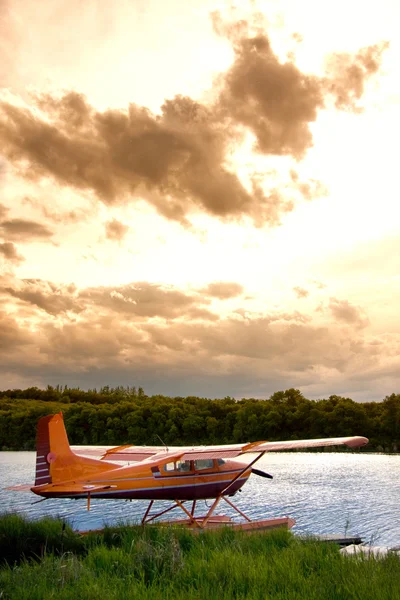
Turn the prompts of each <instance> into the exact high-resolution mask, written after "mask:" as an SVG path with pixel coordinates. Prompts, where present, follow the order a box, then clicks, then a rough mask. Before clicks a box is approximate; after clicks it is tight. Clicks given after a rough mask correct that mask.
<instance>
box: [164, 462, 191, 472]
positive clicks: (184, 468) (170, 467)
mask: <svg viewBox="0 0 400 600" xmlns="http://www.w3.org/2000/svg"><path fill="white" fill-rule="evenodd" d="M164 471H166V472H167V473H173V472H174V471H176V472H177V473H187V472H188V471H190V460H176V461H174V462H169V463H167V464H165V465H164Z"/></svg>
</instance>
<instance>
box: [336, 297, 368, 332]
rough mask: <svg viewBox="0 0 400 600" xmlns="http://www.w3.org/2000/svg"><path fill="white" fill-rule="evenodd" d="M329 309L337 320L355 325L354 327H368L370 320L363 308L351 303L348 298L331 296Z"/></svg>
mask: <svg viewBox="0 0 400 600" xmlns="http://www.w3.org/2000/svg"><path fill="white" fill-rule="evenodd" d="M329 309H330V311H331V313H332V315H333V317H334V318H335V319H336V320H337V321H341V322H343V323H346V324H347V325H353V326H354V327H366V326H367V325H368V323H369V320H368V318H367V317H366V316H365V314H364V311H363V309H362V308H360V307H359V306H354V305H353V304H350V302H349V301H348V300H338V299H337V298H331V299H330V303H329Z"/></svg>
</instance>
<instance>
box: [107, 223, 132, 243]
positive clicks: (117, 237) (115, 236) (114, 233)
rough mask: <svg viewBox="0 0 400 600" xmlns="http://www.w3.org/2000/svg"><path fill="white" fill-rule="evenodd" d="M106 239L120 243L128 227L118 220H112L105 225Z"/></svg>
mask: <svg viewBox="0 0 400 600" xmlns="http://www.w3.org/2000/svg"><path fill="white" fill-rule="evenodd" d="M105 227H106V238H107V239H108V240H113V241H117V242H119V241H121V240H123V239H124V237H125V236H126V234H127V233H128V231H129V227H128V225H124V224H123V223H121V221H118V219H112V220H111V221H107V223H106V226H105Z"/></svg>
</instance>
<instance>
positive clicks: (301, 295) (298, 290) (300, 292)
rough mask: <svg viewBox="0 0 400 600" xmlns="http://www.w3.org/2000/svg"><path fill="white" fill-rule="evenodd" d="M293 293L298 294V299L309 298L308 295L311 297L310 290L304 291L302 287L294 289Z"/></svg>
mask: <svg viewBox="0 0 400 600" xmlns="http://www.w3.org/2000/svg"><path fill="white" fill-rule="evenodd" d="M293 291H294V293H295V294H296V296H297V297H298V298H307V296H308V295H309V293H310V292H309V291H308V290H305V289H304V288H302V287H294V288H293Z"/></svg>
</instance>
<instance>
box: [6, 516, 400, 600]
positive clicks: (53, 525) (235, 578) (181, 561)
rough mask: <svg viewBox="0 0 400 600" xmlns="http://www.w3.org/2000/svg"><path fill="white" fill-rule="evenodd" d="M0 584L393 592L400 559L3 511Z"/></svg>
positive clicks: (239, 593)
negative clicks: (98, 526) (82, 531)
mask: <svg viewBox="0 0 400 600" xmlns="http://www.w3.org/2000/svg"><path fill="white" fill-rule="evenodd" d="M0 562H1V568H0V590H1V593H2V595H1V597H2V598H7V599H9V600H27V599H28V598H29V600H42V599H43V598H51V597H54V598H57V600H69V599H70V598H80V599H84V600H86V599H87V600H91V599H92V598H93V600H94V599H95V600H103V599H104V600H114V599H115V600H121V599H122V598H123V599H124V600H125V599H126V600H130V599H135V600H139V599H143V600H147V599H149V600H150V599H151V600H161V599H162V600H192V599H193V600H194V599H196V600H198V599H200V598H201V600H215V599H216V598H218V600H231V599H233V598H235V599H238V598H241V599H242V598H243V599H244V598H246V599H249V600H250V599H251V600H256V599H257V600H258V599H259V600H261V599H262V600H265V599H266V598H268V599H269V598H271V599H274V600H283V599H286V600H287V599H289V598H290V599H291V600H300V599H301V600H304V599H305V598H307V600H320V599H321V598H324V600H344V599H345V600H353V599H354V600H356V599H359V598H363V600H376V599H377V598H379V599H380V600H393V598H395V597H396V594H397V592H398V590H399V589H400V558H399V557H398V556H395V555H389V556H387V557H386V558H384V559H382V560H376V559H374V558H365V557H361V558H352V557H343V556H341V555H340V553H339V548H338V547H337V546H336V545H334V544H327V543H321V542H315V541H312V540H299V539H298V538H296V537H295V536H293V535H292V534H291V533H290V532H288V531H286V530H284V529H282V530H276V531H271V532H268V533H262V534H261V533H256V534H252V535H246V534H243V533H241V532H233V531H231V530H229V529H226V530H225V529H224V530H219V531H210V532H205V533H203V534H202V535H199V536H193V535H192V534H191V533H190V532H188V531H185V530H180V529H175V528H161V527H156V526H153V527H151V526H150V527H146V528H144V529H143V528H141V527H125V526H121V527H114V528H106V529H105V530H104V533H103V534H98V533H96V534H89V535H85V536H80V535H79V534H77V533H76V532H74V531H73V530H72V529H71V528H70V527H69V526H68V525H66V524H65V523H63V521H61V520H57V519H48V518H47V519H42V520H41V521H36V522H30V521H28V520H25V519H24V518H23V517H21V516H17V515H3V516H0Z"/></svg>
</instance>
